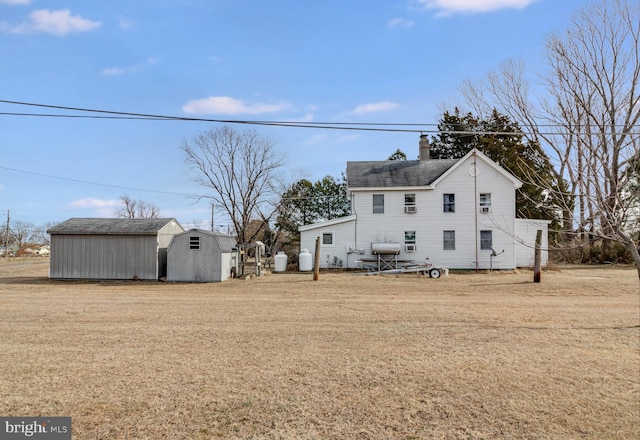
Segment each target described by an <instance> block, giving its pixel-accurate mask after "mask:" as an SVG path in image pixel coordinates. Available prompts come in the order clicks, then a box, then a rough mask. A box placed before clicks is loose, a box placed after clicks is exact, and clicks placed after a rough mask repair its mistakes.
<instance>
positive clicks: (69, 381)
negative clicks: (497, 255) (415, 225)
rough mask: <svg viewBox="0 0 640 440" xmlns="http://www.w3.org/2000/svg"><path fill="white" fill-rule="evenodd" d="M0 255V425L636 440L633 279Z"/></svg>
mask: <svg viewBox="0 0 640 440" xmlns="http://www.w3.org/2000/svg"><path fill="white" fill-rule="evenodd" d="M42 261H43V260H39V259H34V260H30V261H27V262H21V261H14V260H8V261H0V335H1V337H0V353H1V356H0V416H71V417H72V418H73V438H74V440H82V439H105V440H106V439H109V440H111V439H209V438H233V439H236V438H237V439H483V438H484V439H505V438H506V439H636V438H638V436H639V433H640V294H639V289H638V279H637V272H636V271H635V269H634V268H624V267H607V268H592V267H589V268H585V267H573V268H562V269H561V270H554V271H549V272H544V273H543V276H542V283H540V284H534V283H532V282H531V281H532V278H533V275H532V273H531V272H528V271H516V272H509V273H503V272H494V273H482V274H475V273H469V274H459V273H457V274H451V275H450V276H448V277H442V278H440V279H429V278H426V277H421V276H418V275H413V274H410V275H393V276H375V277H362V276H355V275H353V274H350V273H332V274H326V273H321V274H320V279H319V281H315V282H314V281H312V275H311V274H289V273H287V274H273V275H268V276H263V277H260V278H257V279H256V278H254V279H251V280H248V281H244V280H243V281H241V280H232V281H228V282H224V283H218V284H173V283H155V282H133V281H131V282H76V281H73V282H71V281H51V280H49V279H47V270H48V265H47V263H46V262H42Z"/></svg>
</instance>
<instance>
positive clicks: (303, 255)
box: [298, 249, 313, 272]
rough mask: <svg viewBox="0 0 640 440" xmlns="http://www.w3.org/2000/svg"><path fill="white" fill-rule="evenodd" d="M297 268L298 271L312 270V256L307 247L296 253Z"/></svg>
mask: <svg viewBox="0 0 640 440" xmlns="http://www.w3.org/2000/svg"><path fill="white" fill-rule="evenodd" d="M298 268H299V269H300V272H308V271H310V270H313V257H312V256H311V253H310V252H309V249H302V252H300V255H298Z"/></svg>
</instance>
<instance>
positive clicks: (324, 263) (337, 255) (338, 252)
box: [300, 216, 358, 269]
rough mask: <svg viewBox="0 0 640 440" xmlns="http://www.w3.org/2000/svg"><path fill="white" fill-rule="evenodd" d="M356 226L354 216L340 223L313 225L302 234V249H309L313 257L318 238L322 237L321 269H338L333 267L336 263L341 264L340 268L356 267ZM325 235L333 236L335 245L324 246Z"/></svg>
mask: <svg viewBox="0 0 640 440" xmlns="http://www.w3.org/2000/svg"><path fill="white" fill-rule="evenodd" d="M327 223H328V224H327ZM355 225H356V222H355V217H354V216H351V217H350V218H347V219H346V220H345V221H341V222H338V223H336V222H324V223H318V224H316V225H313V226H312V228H310V229H307V230H305V232H304V233H301V234H300V248H301V249H308V250H309V252H311V254H312V255H313V253H314V251H315V247H316V238H317V237H320V268H323V269H325V268H329V267H336V266H335V265H333V262H334V261H339V262H341V266H340V267H344V268H346V267H355V263H354V260H355V259H357V256H358V254H357V252H355V250H356V244H355ZM323 233H331V234H333V245H325V244H322V234H323Z"/></svg>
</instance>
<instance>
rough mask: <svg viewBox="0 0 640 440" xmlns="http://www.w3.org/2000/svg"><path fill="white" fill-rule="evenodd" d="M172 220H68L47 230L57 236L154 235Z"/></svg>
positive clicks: (172, 219)
mask: <svg viewBox="0 0 640 440" xmlns="http://www.w3.org/2000/svg"><path fill="white" fill-rule="evenodd" d="M170 222H176V223H178V222H177V221H176V219H174V218H70V219H69V220H66V221H64V222H62V223H59V224H57V225H55V226H54V227H52V228H49V230H48V231H47V232H48V233H49V234H57V235H155V234H157V233H158V232H159V231H160V230H161V229H162V228H163V227H164V226H166V225H167V224H168V223H170Z"/></svg>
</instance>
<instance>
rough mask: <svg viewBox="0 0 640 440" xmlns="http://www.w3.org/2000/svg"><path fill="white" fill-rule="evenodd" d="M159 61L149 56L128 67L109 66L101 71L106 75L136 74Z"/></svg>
mask: <svg viewBox="0 0 640 440" xmlns="http://www.w3.org/2000/svg"><path fill="white" fill-rule="evenodd" d="M157 62H158V58H155V57H149V58H147V59H146V60H145V61H143V62H140V63H137V64H134V65H133V66H127V67H108V68H106V69H103V70H102V72H100V74H101V75H104V76H117V75H125V74H134V73H139V72H142V71H144V70H145V69H146V68H147V67H149V66H153V65H154V64H156V63H157Z"/></svg>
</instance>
